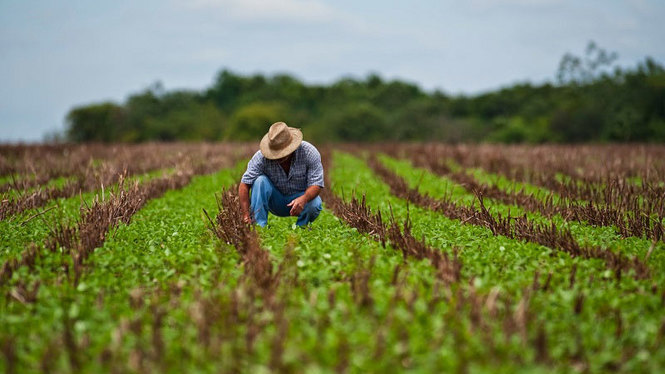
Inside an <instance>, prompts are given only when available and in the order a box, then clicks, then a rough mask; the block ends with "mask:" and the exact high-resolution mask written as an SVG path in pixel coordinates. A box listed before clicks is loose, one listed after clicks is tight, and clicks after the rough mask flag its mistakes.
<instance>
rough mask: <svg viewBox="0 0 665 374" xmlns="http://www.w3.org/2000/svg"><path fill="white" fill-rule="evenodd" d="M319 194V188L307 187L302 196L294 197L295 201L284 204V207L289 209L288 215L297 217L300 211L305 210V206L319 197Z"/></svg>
mask: <svg viewBox="0 0 665 374" xmlns="http://www.w3.org/2000/svg"><path fill="white" fill-rule="evenodd" d="M320 192H321V187H319V186H309V187H307V189H306V190H305V193H304V194H303V195H302V196H299V197H296V198H295V199H293V201H291V202H290V203H288V204H286V206H290V207H291V212H290V213H289V214H291V215H292V216H299V215H300V213H301V212H302V210H303V209H305V204H307V203H309V202H310V201H311V200H312V199H314V198H315V197H317V196H319V193H320Z"/></svg>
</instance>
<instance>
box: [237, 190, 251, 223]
mask: <svg viewBox="0 0 665 374" xmlns="http://www.w3.org/2000/svg"><path fill="white" fill-rule="evenodd" d="M238 198H239V200H240V211H242V221H243V222H245V223H252V217H251V216H250V215H249V185H247V184H244V183H240V184H239V185H238Z"/></svg>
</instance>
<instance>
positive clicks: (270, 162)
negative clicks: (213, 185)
mask: <svg viewBox="0 0 665 374" xmlns="http://www.w3.org/2000/svg"><path fill="white" fill-rule="evenodd" d="M321 188H323V165H322V164H321V154H319V151H318V150H317V149H316V147H314V146H313V145H312V144H310V143H308V142H306V141H303V140H302V132H301V131H300V130H299V129H296V128H293V127H288V126H287V125H286V124H285V123H284V122H277V123H274V124H273V125H272V126H270V129H269V130H268V133H267V134H266V135H265V136H264V137H263V139H261V143H260V145H259V151H257V152H256V153H255V154H254V156H253V157H252V159H251V160H250V161H249V163H248V164H247V171H245V174H243V176H242V179H241V181H240V186H239V187H238V195H239V198H240V208H241V209H242V213H243V220H244V221H245V222H247V223H251V222H252V219H253V220H254V222H256V223H257V224H258V225H259V226H262V227H263V226H265V225H267V224H268V212H270V213H272V214H274V215H276V216H279V217H288V216H295V217H298V220H297V221H296V224H297V225H298V226H305V225H307V224H309V223H310V222H312V221H314V220H315V219H316V217H318V216H319V213H320V212H321V198H320V197H319V192H321ZM250 190H251V192H252V194H251V204H250V194H249V192H250Z"/></svg>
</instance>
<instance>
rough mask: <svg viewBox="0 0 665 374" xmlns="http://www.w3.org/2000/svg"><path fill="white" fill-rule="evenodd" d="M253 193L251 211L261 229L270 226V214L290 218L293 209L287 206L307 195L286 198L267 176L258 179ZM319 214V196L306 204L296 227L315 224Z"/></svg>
mask: <svg viewBox="0 0 665 374" xmlns="http://www.w3.org/2000/svg"><path fill="white" fill-rule="evenodd" d="M251 191H252V196H251V206H250V210H251V212H252V214H253V215H254V220H255V221H256V223H257V224H258V225H259V226H261V227H264V226H265V225H267V224H268V212H270V213H272V214H274V215H276V216H279V217H289V216H290V215H291V214H290V212H291V207H289V206H286V204H288V203H290V202H291V201H292V200H293V199H295V198H296V197H299V196H302V195H304V194H305V191H303V192H296V193H294V194H292V195H287V196H284V195H282V193H281V192H280V191H279V190H278V189H277V188H275V186H274V185H273V184H272V182H271V181H270V179H268V177H266V176H265V175H260V176H259V177H258V178H256V180H255V181H254V184H253V185H252V190H251ZM319 213H321V198H320V197H319V196H317V197H316V198H314V199H312V201H310V202H308V203H307V204H305V208H304V209H303V210H302V212H301V213H300V215H299V216H298V220H297V221H296V225H298V226H305V225H307V224H308V223H310V222H313V221H314V220H315V219H316V217H318V216H319Z"/></svg>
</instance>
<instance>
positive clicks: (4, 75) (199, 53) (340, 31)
mask: <svg viewBox="0 0 665 374" xmlns="http://www.w3.org/2000/svg"><path fill="white" fill-rule="evenodd" d="M664 20H665V1H663V0H585V1H580V0H494V1H492V0H467V1H441V0H430V1H424V0H422V1H419V0H412V1H399V2H398V1H390V0H371V1H369V0H365V1H358V0H353V1H352V0H311V1H308V0H160V1H157V0H149V1H147V0H143V1H136V0H115V1H107V2H104V1H90V0H69V1H43V0H42V1H34V0H0V141H5V142H6V141H18V140H23V141H38V140H41V139H42V138H43V135H44V134H45V133H46V132H47V131H50V130H56V129H62V128H63V126H64V117H65V115H66V113H67V112H68V111H69V109H70V108H71V107H72V106H76V105H81V104H87V103H92V102H99V101H102V100H113V101H116V102H122V101H123V100H124V99H125V98H126V97H127V95H129V94H131V93H135V92H138V91H141V90H143V89H145V88H146V87H147V86H148V85H150V84H151V83H154V82H156V81H161V82H162V83H163V84H164V87H165V88H166V89H167V90H170V89H176V88H189V89H202V88H205V87H208V86H209V85H210V84H211V82H212V80H213V79H214V77H215V75H216V73H217V72H218V71H219V70H220V69H222V68H228V69H231V70H232V71H235V72H237V73H242V74H249V73H257V72H258V73H264V74H272V73H275V72H287V73H290V74H293V75H295V76H297V77H298V78H300V79H302V80H304V81H305V82H308V83H330V82H333V81H335V80H336V79H339V78H340V77H343V76H349V75H351V76H355V77H359V78H362V77H365V76H366V75H367V74H368V73H370V72H376V73H378V74H380V75H381V76H382V77H384V78H400V79H404V80H408V81H411V82H415V83H417V84H419V85H420V86H421V87H423V88H425V89H427V90H433V89H441V90H443V91H445V92H447V93H450V94H456V93H468V94H473V93H478V92H481V91H486V90H491V89H495V88H498V87H501V86H505V85H509V84H512V83H515V82H518V81H526V80H529V81H532V82H536V83H537V82H543V81H545V80H552V79H553V78H554V76H555V72H556V69H557V66H558V62H559V60H560V58H561V56H562V55H563V54H564V53H566V52H572V53H575V54H582V53H583V51H584V47H585V46H586V44H587V42H588V41H589V40H594V41H596V42H597V44H598V45H599V46H600V47H602V48H606V49H608V50H611V51H616V52H618V54H619V57H620V58H619V60H618V63H619V64H620V65H623V66H634V65H635V64H636V63H637V62H638V61H642V60H643V59H644V58H645V57H646V56H651V57H653V58H655V59H656V60H657V61H658V62H660V63H665V26H664V25H663V24H664Z"/></svg>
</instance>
